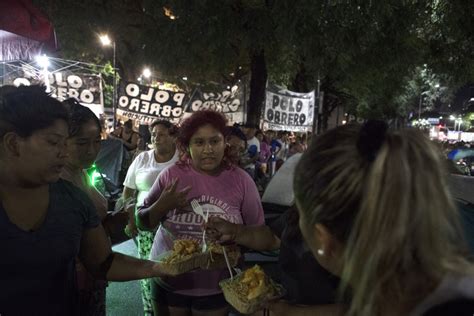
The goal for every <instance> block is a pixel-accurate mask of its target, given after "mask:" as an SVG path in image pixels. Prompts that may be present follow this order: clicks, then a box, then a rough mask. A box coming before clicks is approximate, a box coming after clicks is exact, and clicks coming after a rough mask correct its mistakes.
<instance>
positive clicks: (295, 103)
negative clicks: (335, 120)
mask: <svg viewBox="0 0 474 316" xmlns="http://www.w3.org/2000/svg"><path fill="white" fill-rule="evenodd" d="M314 107H315V96H314V91H312V92H308V93H297V92H292V91H289V90H286V89H284V88H281V87H278V86H275V85H268V86H267V89H266V96H265V110H264V116H263V121H264V127H265V128H267V129H271V130H276V131H293V132H306V131H311V129H312V125H313V116H314Z"/></svg>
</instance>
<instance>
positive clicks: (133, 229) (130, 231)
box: [125, 216, 138, 238]
mask: <svg viewBox="0 0 474 316" xmlns="http://www.w3.org/2000/svg"><path fill="white" fill-rule="evenodd" d="M125 234H126V235H127V236H128V237H130V238H135V237H136V236H137V235H138V228H137V223H136V221H135V216H129V218H128V224H127V226H125Z"/></svg>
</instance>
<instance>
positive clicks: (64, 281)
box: [0, 180, 100, 316]
mask: <svg viewBox="0 0 474 316" xmlns="http://www.w3.org/2000/svg"><path fill="white" fill-rule="evenodd" d="M49 192H50V200H49V208H48V212H47V214H46V218H45V220H44V223H43V224H42V226H41V227H40V228H39V229H38V230H36V231H33V232H27V231H24V230H22V229H20V228H19V227H18V226H16V225H15V224H13V223H12V222H11V221H10V220H9V218H8V216H7V214H6V213H5V210H4V209H3V206H2V205H1V201H0V315H2V316H9V315H75V313H77V310H78V309H77V285H76V279H75V259H76V257H77V255H78V253H79V247H80V242H81V237H82V235H83V232H84V230H86V229H89V228H93V227H97V226H98V225H99V224H100V220H99V217H98V215H97V212H96V210H95V208H94V206H93V204H92V202H91V201H90V200H89V198H88V197H87V195H86V194H85V193H84V192H82V191H80V190H79V189H78V188H76V187H75V186H74V185H72V184H71V183H69V182H67V181H64V180H59V181H58V182H56V183H53V184H51V185H50V187H49ZM25 198H27V197H25Z"/></svg>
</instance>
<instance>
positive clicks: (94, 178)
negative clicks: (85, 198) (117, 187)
mask: <svg viewBox="0 0 474 316" xmlns="http://www.w3.org/2000/svg"><path fill="white" fill-rule="evenodd" d="M87 175H88V176H89V181H90V185H91V186H94V187H97V184H98V183H99V181H100V179H101V176H100V173H99V171H98V170H97V166H96V165H95V164H93V165H92V166H91V167H90V168H89V169H87Z"/></svg>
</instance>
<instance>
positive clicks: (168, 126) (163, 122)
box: [150, 120, 178, 136]
mask: <svg viewBox="0 0 474 316" xmlns="http://www.w3.org/2000/svg"><path fill="white" fill-rule="evenodd" d="M157 125H162V126H164V127H165V128H166V129H167V130H168V133H169V134H170V135H172V136H173V135H177V134H178V128H177V127H176V125H174V124H173V123H171V122H169V121H167V120H155V121H153V123H151V125H150V131H151V130H152V129H153V127H155V126H157Z"/></svg>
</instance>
